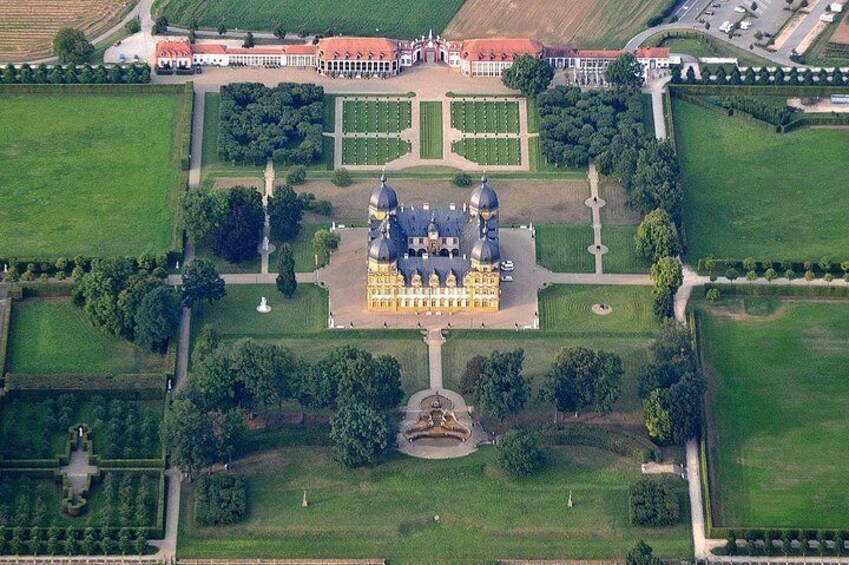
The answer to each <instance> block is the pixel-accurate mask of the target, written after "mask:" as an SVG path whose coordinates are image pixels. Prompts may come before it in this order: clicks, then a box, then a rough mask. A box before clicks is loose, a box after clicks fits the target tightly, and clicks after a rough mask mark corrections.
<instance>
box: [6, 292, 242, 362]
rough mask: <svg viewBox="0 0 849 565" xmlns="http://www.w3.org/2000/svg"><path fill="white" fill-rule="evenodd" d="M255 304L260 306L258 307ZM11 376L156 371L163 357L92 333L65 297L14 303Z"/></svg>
mask: <svg viewBox="0 0 849 565" xmlns="http://www.w3.org/2000/svg"><path fill="white" fill-rule="evenodd" d="M257 304H259V303H257ZM9 350H10V351H9V360H8V366H7V367H6V368H7V370H8V371H9V372H10V373H19V374H51V375H57V374H63V373H90V374H104V373H110V374H119V373H155V372H161V371H162V370H163V363H164V359H163V357H162V356H161V355H156V354H153V353H150V352H148V351H144V350H142V349H139V348H137V347H136V346H134V345H133V344H132V343H129V342H128V341H126V340H124V339H121V338H118V337H115V336H112V335H108V334H106V333H103V332H101V330H99V329H96V328H95V327H94V326H92V325H91V323H90V322H89V321H88V320H87V319H86V318H85V315H84V314H83V311H82V310H81V309H80V308H77V307H76V306H74V305H73V304H71V300H70V298H49V299H48V298H45V299H33V300H23V301H16V302H15V303H14V308H13V310H12V323H11V331H10V341H9Z"/></svg>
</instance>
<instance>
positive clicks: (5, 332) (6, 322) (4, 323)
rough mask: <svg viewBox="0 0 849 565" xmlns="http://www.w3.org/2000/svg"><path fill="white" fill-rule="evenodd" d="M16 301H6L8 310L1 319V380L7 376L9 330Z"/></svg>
mask: <svg viewBox="0 0 849 565" xmlns="http://www.w3.org/2000/svg"><path fill="white" fill-rule="evenodd" d="M14 303H15V301H14V300H6V309H5V311H4V312H3V318H2V319H0V379H2V378H3V375H5V374H6V356H7V355H8V353H9V332H10V331H11V330H10V329H9V327H10V325H11V323H12V308H13V307H14Z"/></svg>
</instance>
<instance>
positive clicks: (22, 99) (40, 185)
mask: <svg viewBox="0 0 849 565" xmlns="http://www.w3.org/2000/svg"><path fill="white" fill-rule="evenodd" d="M133 92H134V94H133V95H131V96H125V95H113V94H98V95H87V94H55V95H50V94H45V95H42V94H29V95H26V96H14V95H8V94H4V95H2V96H0V163H2V166H0V187H2V190H0V257H10V256H12V257H18V258H21V259H24V258H26V259H29V258H40V259H48V258H54V257H62V256H64V257H72V256H74V255H77V254H81V255H89V256H91V255H94V256H109V255H133V256H135V255H138V254H139V253H141V252H143V251H149V252H155V253H164V252H166V251H168V250H171V249H173V248H174V245H175V242H174V224H175V216H176V208H177V198H178V194H177V185H178V179H179V176H180V171H179V168H180V167H179V157H178V156H175V152H176V151H177V150H178V148H177V147H176V146H177V139H178V135H176V133H175V128H176V127H177V126H178V124H179V123H181V121H182V120H183V118H184V116H181V115H180V114H181V104H182V98H181V95H179V94H177V93H176V92H175V93H174V94H146V93H144V92H138V91H136V90H134V91H133ZM93 218H96V221H92V219H93Z"/></svg>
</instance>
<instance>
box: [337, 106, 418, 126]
mask: <svg viewBox="0 0 849 565" xmlns="http://www.w3.org/2000/svg"><path fill="white" fill-rule="evenodd" d="M411 106H412V103H411V102H410V101H409V100H402V101H397V100H389V101H387V100H345V101H344V102H343V103H342V132H343V133H398V132H401V131H403V130H405V129H409V128H411V127H412V121H411V120H412V111H413V110H412V107H411Z"/></svg>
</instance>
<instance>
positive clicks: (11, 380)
mask: <svg viewBox="0 0 849 565" xmlns="http://www.w3.org/2000/svg"><path fill="white" fill-rule="evenodd" d="M6 391H7V392H8V393H9V395H10V397H12V398H22V399H25V400H43V399H44V398H47V397H51V396H54V395H55V394H60V393H62V392H77V391H97V392H98V394H102V395H103V396H105V397H106V398H107V399H119V400H162V399H164V398H165V375H164V374H163V373H139V374H119V375H108V374H106V375H86V374H65V375H36V374H20V373H8V374H7V375H6Z"/></svg>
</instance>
